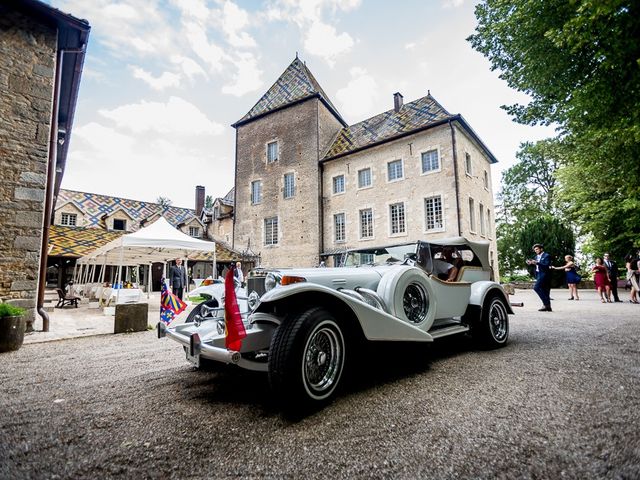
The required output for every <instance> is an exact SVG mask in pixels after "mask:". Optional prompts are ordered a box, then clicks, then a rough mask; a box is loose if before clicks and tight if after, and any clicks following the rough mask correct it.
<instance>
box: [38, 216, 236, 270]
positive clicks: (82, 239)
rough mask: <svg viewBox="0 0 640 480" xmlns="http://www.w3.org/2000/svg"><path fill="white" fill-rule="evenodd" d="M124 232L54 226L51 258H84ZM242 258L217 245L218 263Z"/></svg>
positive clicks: (201, 257) (200, 257) (209, 257)
mask: <svg viewBox="0 0 640 480" xmlns="http://www.w3.org/2000/svg"><path fill="white" fill-rule="evenodd" d="M123 234H124V232H113V231H108V230H103V229H102V228H86V227H66V226H62V225H52V226H51V227H50V228H49V247H50V249H51V250H50V251H49V256H50V257H72V258H78V257H83V256H85V255H87V254H89V253H91V252H93V251H94V250H95V249H96V248H99V247H101V246H102V245H105V244H107V243H109V242H110V241H112V240H115V239H116V238H118V237H120V236H121V235H123ZM241 258H242V255H241V254H240V253H239V252H235V251H233V250H232V249H231V247H230V246H229V245H227V244H225V243H221V242H217V243H216V262H231V261H237V260H240V259H241ZM192 260H198V261H213V255H212V254H210V253H209V254H207V253H203V254H201V255H198V256H196V257H194V258H193V259H192Z"/></svg>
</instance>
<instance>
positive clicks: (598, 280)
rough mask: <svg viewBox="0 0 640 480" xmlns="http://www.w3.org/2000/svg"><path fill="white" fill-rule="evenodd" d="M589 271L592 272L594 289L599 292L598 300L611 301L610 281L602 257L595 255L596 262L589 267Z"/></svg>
mask: <svg viewBox="0 0 640 480" xmlns="http://www.w3.org/2000/svg"><path fill="white" fill-rule="evenodd" d="M591 271H592V272H594V275H593V280H594V282H595V284H596V290H598V293H599V294H600V300H601V301H602V303H607V302H609V303H611V281H610V280H609V272H607V267H605V266H604V265H603V262H602V258H600V257H596V264H595V265H594V266H593V267H592V268H591ZM605 294H606V299H605Z"/></svg>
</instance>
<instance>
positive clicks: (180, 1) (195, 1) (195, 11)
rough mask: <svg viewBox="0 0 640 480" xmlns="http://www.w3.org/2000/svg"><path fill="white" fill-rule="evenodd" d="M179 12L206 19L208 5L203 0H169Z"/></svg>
mask: <svg viewBox="0 0 640 480" xmlns="http://www.w3.org/2000/svg"><path fill="white" fill-rule="evenodd" d="M171 3H172V4H173V5H175V6H176V7H178V9H179V10H180V12H181V13H182V14H183V15H184V16H187V17H193V18H199V19H201V20H203V21H204V20H206V19H207V17H208V16H209V7H207V4H206V2H204V1H203V0H171Z"/></svg>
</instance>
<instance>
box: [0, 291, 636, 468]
mask: <svg viewBox="0 0 640 480" xmlns="http://www.w3.org/2000/svg"><path fill="white" fill-rule="evenodd" d="M552 297H553V298H554V302H553V308H554V311H553V312H551V313H547V312H538V311H537V308H538V307H539V301H538V300H537V298H536V296H535V294H534V293H533V292H531V291H520V290H518V291H517V293H516V295H515V296H513V297H512V301H514V302H519V301H523V302H524V303H525V306H524V307H523V308H516V309H515V310H516V315H514V316H512V317H511V333H510V343H509V345H508V346H507V347H506V348H504V349H501V350H498V351H488V352H487V351H479V350H475V349H474V348H473V346H472V345H471V343H470V342H469V341H468V340H467V339H466V338H465V337H462V338H454V339H447V340H445V341H443V342H442V343H436V344H435V345H433V346H431V347H428V348H411V346H408V345H384V346H380V347H378V348H376V349H374V350H372V352H371V355H370V358H367V359H366V361H365V362H364V363H365V366H366V368H363V369H361V370H360V371H359V372H358V375H357V376H356V377H355V378H354V380H353V381H352V382H350V384H349V385H348V386H347V388H346V389H345V391H344V392H343V393H342V394H341V395H340V397H339V398H338V399H337V400H336V401H335V402H334V403H333V404H331V405H329V406H328V407H327V408H325V409H324V410H322V411H320V412H317V413H315V414H313V415H310V416H308V417H305V418H302V419H298V420H291V419H288V418H286V417H284V416H283V415H281V414H280V413H279V411H278V410H277V408H276V407H275V406H274V405H272V404H271V402H270V398H269V392H268V386H267V382H266V378H265V376H263V375H260V374H251V373H246V372H237V371H232V372H228V371H225V372H223V373H204V372H199V371H196V370H194V369H193V368H192V367H191V366H190V365H189V364H188V363H186V361H185V360H184V354H183V352H182V349H181V348H180V347H179V346H178V345H177V344H176V343H174V342H172V341H170V340H168V339H162V340H158V339H157V338H156V337H155V332H153V331H149V332H141V333H136V334H121V335H101V336H93V337H86V338H77V339H71V340H61V341H54V342H47V343H36V344H29V345H25V346H23V348H22V349H20V350H19V351H17V352H12V353H5V354H0V361H1V362H2V368H1V369H0V478H2V479H5V478H7V479H22V478H24V479H27V478H29V479H32V478H73V479H76V478H193V479H199V478H305V479H306V478H406V479H414V478H439V479H440V478H445V479H446V478H451V479H454V478H487V479H489V478H553V479H555V478H575V479H585V478H629V479H635V478H640V306H638V305H632V304H630V303H628V302H627V303H617V304H604V305H603V304H601V303H600V302H599V301H598V300H597V298H596V295H595V293H594V292H591V291H581V297H582V299H581V300H580V301H579V302H575V301H568V300H567V292H566V290H554V291H553V292H552ZM621 298H624V299H625V300H626V299H627V298H628V294H627V293H625V292H624V291H623V292H621ZM420 355H424V356H425V358H427V359H428V360H427V361H420V360H419V359H420Z"/></svg>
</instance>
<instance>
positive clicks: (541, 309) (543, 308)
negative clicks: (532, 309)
mask: <svg viewBox="0 0 640 480" xmlns="http://www.w3.org/2000/svg"><path fill="white" fill-rule="evenodd" d="M538 311H539V312H551V311H552V310H551V307H542V308H539V309H538Z"/></svg>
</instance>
